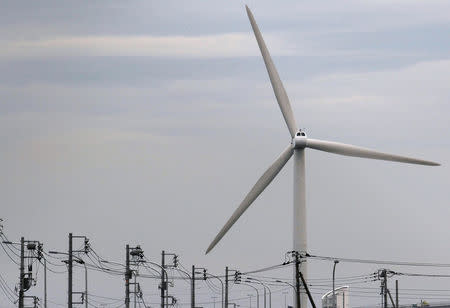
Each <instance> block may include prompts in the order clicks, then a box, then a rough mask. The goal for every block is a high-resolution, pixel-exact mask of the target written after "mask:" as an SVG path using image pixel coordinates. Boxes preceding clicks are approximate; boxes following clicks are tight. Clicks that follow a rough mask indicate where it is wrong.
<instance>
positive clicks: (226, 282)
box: [225, 266, 228, 308]
mask: <svg viewBox="0 0 450 308" xmlns="http://www.w3.org/2000/svg"><path fill="white" fill-rule="evenodd" d="M225 308H228V266H227V267H225Z"/></svg>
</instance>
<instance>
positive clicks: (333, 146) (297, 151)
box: [206, 6, 439, 308]
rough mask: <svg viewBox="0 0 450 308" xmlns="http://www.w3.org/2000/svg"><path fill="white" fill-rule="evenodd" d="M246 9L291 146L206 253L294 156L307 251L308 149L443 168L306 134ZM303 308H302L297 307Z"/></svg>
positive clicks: (298, 231)
mask: <svg viewBox="0 0 450 308" xmlns="http://www.w3.org/2000/svg"><path fill="white" fill-rule="evenodd" d="M245 7H246V10H247V15H248V18H249V20H250V24H251V26H252V28H253V32H254V34H255V37H256V41H257V42H258V46H259V49H260V50H261V54H262V57H263V59H264V63H265V65H266V69H267V72H268V74H269V78H270V82H271V84H272V88H273V91H274V92H275V97H276V99H277V102H278V105H279V106H280V109H281V113H282V114H283V117H284V120H285V122H286V125H287V128H288V130H289V133H290V135H291V142H290V144H289V145H288V146H287V147H286V149H284V151H283V152H281V154H280V156H279V157H278V158H277V159H276V160H275V162H274V163H273V164H272V165H271V166H270V167H269V168H268V169H267V170H266V171H265V172H264V173H263V175H262V176H261V177H260V178H259V179H258V181H257V182H256V184H255V185H254V186H253V187H252V189H251V190H250V192H249V193H248V194H247V195H246V196H245V198H244V200H243V201H242V202H241V204H240V205H239V207H238V208H237V209H236V210H235V211H234V213H233V215H231V217H230V218H229V219H228V221H227V222H226V224H225V225H224V226H223V227H222V229H221V230H220V231H219V233H218V234H217V236H216V237H215V238H214V240H213V241H212V242H211V244H210V245H209V247H208V249H207V250H206V253H209V252H210V251H211V250H212V249H213V248H214V247H215V246H216V244H217V243H218V242H219V241H220V240H221V239H222V237H223V236H224V235H225V234H226V233H227V231H228V230H229V229H230V228H231V226H233V224H234V223H235V222H236V221H237V220H238V219H239V217H240V216H241V215H242V214H243V213H244V212H245V210H247V208H248V207H249V206H250V205H251V204H252V203H253V201H255V199H256V198H257V197H258V196H259V195H260V194H261V193H262V192H263V191H264V189H265V188H266V187H267V186H268V185H269V184H270V182H272V180H273V179H274V178H275V177H276V176H277V174H278V173H279V172H280V170H281V169H282V168H283V167H284V165H285V164H286V163H287V162H288V160H289V159H290V158H291V156H294V164H293V165H294V187H293V189H294V208H293V210H294V211H293V215H292V217H293V250H294V251H298V252H306V251H307V243H306V230H307V228H306V198H305V149H306V148H309V149H315V150H319V151H324V152H330V153H334V154H339V155H344V156H354V157H362V158H370V159H378V160H387V161H394V162H401V163H409V164H418V165H427V166H439V164H438V163H435V162H432V161H426V160H422V159H416V158H411V157H406V156H400V155H394V154H387V153H382V152H378V151H374V150H371V149H367V148H362V147H358V146H353V145H349V144H344V143H339V142H333V141H324V140H318V139H311V138H308V137H307V136H306V134H305V132H304V131H302V130H301V129H298V126H297V124H296V121H295V118H294V114H293V112H292V109H291V104H290V102H289V98H288V96H287V94H286V90H285V89H284V86H283V83H282V82H281V80H280V77H279V75H278V72H277V70H276V68H275V65H274V64H273V62H272V58H271V57H270V54H269V51H268V49H267V47H266V44H265V43H264V39H263V37H262V35H261V32H260V31H259V28H258V25H257V24H256V22H255V18H254V17H253V14H252V12H251V11H250V9H249V8H248V7H247V6H245ZM300 271H301V272H302V273H303V275H304V277H305V279H307V278H306V277H307V266H306V262H302V263H301V266H300ZM300 306H301V307H303V308H306V307H307V297H306V295H305V294H302V295H301V298H300ZM296 308H300V307H296Z"/></svg>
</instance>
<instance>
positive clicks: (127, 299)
mask: <svg viewBox="0 0 450 308" xmlns="http://www.w3.org/2000/svg"><path fill="white" fill-rule="evenodd" d="M125 253H126V255H125V308H130V279H131V271H130V245H128V244H127V245H126V246H125Z"/></svg>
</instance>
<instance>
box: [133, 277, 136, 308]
mask: <svg viewBox="0 0 450 308" xmlns="http://www.w3.org/2000/svg"><path fill="white" fill-rule="evenodd" d="M136 274H137V273H136V272H135V273H134V292H133V293H134V308H136V295H137V290H136V284H137V283H136V276H137V275H136Z"/></svg>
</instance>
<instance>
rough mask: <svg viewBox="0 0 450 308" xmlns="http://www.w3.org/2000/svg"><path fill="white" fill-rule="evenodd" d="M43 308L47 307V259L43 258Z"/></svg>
mask: <svg viewBox="0 0 450 308" xmlns="http://www.w3.org/2000/svg"><path fill="white" fill-rule="evenodd" d="M44 308H47V259H44Z"/></svg>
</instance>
